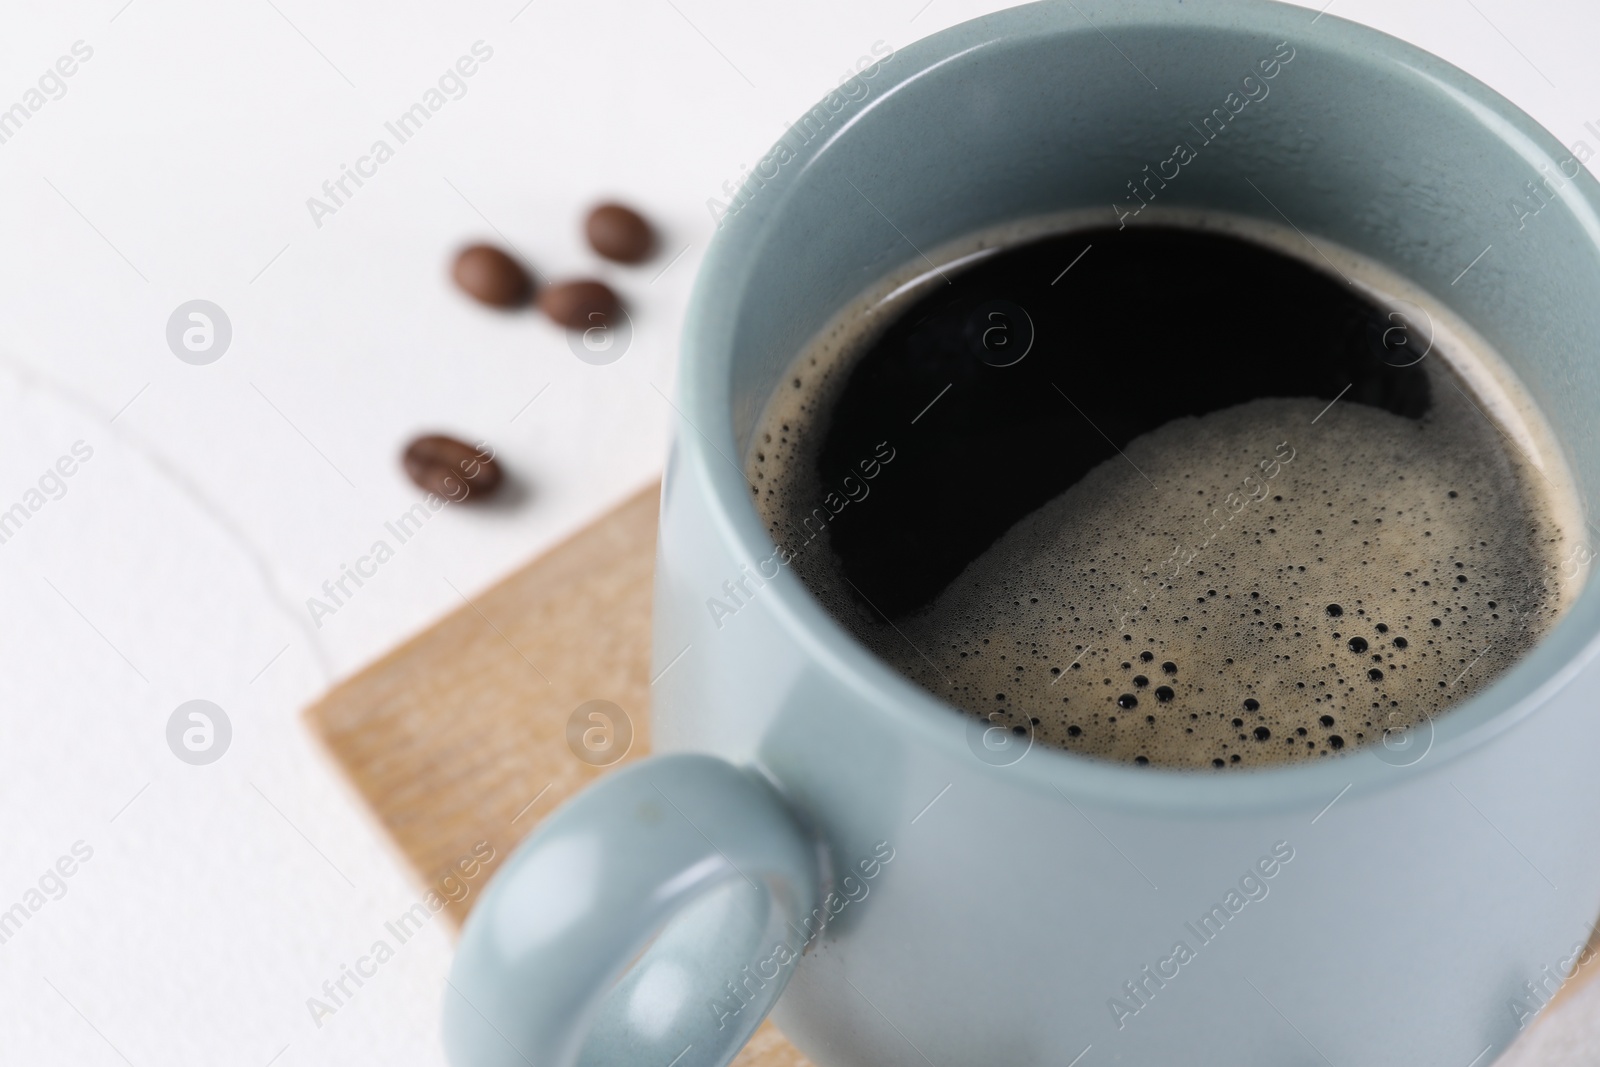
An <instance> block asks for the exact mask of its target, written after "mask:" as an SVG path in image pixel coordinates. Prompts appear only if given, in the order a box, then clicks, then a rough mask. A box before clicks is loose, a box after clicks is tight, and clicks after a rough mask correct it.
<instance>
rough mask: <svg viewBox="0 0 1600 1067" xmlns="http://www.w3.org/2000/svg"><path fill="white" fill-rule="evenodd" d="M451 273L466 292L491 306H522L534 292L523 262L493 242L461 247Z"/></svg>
mask: <svg viewBox="0 0 1600 1067" xmlns="http://www.w3.org/2000/svg"><path fill="white" fill-rule="evenodd" d="M451 273H452V275H453V276H454V277H455V280H456V284H457V285H459V286H460V287H461V288H462V290H463V291H464V292H465V293H466V294H467V295H468V296H470V297H472V298H473V299H474V300H477V301H478V302H479V303H483V304H488V305H489V306H490V307H497V308H514V307H521V306H522V305H523V304H526V303H527V302H528V298H529V297H531V296H532V295H533V279H532V278H530V277H528V272H527V271H525V270H523V269H522V264H520V263H518V262H517V261H516V260H514V259H512V258H511V257H510V256H508V255H506V254H505V253H504V252H502V251H500V249H498V248H495V247H494V246H492V245H472V246H470V247H468V248H463V249H462V250H461V252H460V254H459V255H457V256H456V262H455V266H454V267H453V268H452V270H451Z"/></svg>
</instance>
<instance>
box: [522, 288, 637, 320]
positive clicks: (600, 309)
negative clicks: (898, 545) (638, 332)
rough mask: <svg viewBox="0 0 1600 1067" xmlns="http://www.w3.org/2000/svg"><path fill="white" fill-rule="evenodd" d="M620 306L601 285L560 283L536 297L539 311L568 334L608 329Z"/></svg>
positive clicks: (615, 298)
mask: <svg viewBox="0 0 1600 1067" xmlns="http://www.w3.org/2000/svg"><path fill="white" fill-rule="evenodd" d="M621 309H622V305H621V303H620V302H618V300H617V294H616V293H613V292H612V291H611V288H610V286H608V285H606V284H604V283H603V282H594V281H579V282H562V283H561V284H560V285H555V286H551V287H550V288H548V289H544V290H541V291H540V293H539V310H540V311H543V312H544V313H545V314H546V315H549V316H550V317H551V318H552V319H554V320H555V321H556V322H558V323H560V324H561V325H562V326H565V327H566V328H567V329H569V330H587V329H589V328H590V327H592V326H609V325H611V320H612V319H613V318H615V317H616V314H617V312H618V311H620V310H621Z"/></svg>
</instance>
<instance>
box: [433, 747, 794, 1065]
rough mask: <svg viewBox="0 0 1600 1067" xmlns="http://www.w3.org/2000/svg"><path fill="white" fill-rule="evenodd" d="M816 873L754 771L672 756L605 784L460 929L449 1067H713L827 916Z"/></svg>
mask: <svg viewBox="0 0 1600 1067" xmlns="http://www.w3.org/2000/svg"><path fill="white" fill-rule="evenodd" d="M820 872H821V863H820V859H819V851H818V849H817V846H816V844H815V843H814V842H813V840H812V839H811V838H810V836H808V835H807V834H806V833H805V831H804V830H803V829H802V827H801V826H800V824H799V823H798V822H797V821H796V820H795V818H794V816H793V815H791V814H790V812H789V809H788V808H787V806H786V805H785V803H784V802H783V800H782V799H781V798H780V797H779V796H778V793H777V791H776V790H775V789H774V788H773V787H772V786H771V785H770V784H768V782H767V781H766V780H765V779H764V778H762V777H760V776H759V775H758V774H756V773H755V772H753V771H749V770H741V769H739V768H736V767H734V766H733V765H732V764H729V763H727V762H725V761H723V760H720V759H716V758H714V757H711V756H704V755H692V754H677V755H667V756H654V757H651V758H649V759H646V760H641V761H640V762H638V763H635V764H633V765H632V766H630V767H626V768H624V769H622V770H619V771H616V772H614V773H612V774H610V775H608V776H607V777H605V778H603V779H601V780H600V781H598V782H596V783H595V784H593V785H591V786H589V787H588V788H587V789H585V790H584V791H583V792H581V793H579V794H578V795H577V796H576V797H574V798H573V799H572V800H570V801H568V802H567V803H566V804H565V805H563V806H562V807H561V808H559V809H558V810H557V811H556V812H555V813H554V814H552V815H551V816H550V817H549V818H547V819H546V820H545V821H544V823H543V824H542V825H541V826H540V827H539V829H538V830H537V831H535V832H534V833H533V834H532V835H531V836H530V837H529V838H528V839H527V840H526V841H524V842H523V843H522V844H521V845H520V846H518V848H517V849H516V851H515V852H513V853H512V855H511V857H510V858H509V859H508V860H507V861H506V864H505V866H504V867H503V868H502V869H501V870H500V871H498V872H497V873H496V874H495V876H494V878H493V879H492V880H491V881H490V882H489V884H488V886H487V887H486V888H485V889H484V894H483V898H482V899H481V900H479V901H478V905H477V907H475V908H474V909H473V911H472V913H471V915H470V916H468V918H467V923H466V926H465V928H464V929H463V930H462V934H461V942H460V945H459V946H458V947H457V949H456V956H455V961H454V963H453V964H452V966H451V970H450V977H449V979H448V982H447V984H446V988H445V1004H444V1021H443V1039H444V1045H445V1050H446V1052H447V1054H448V1056H449V1059H450V1062H451V1063H452V1064H453V1065H455V1067H529V1065H530V1064H531V1065H534V1067H574V1065H581V1067H600V1065H610V1064H617V1065H621V1064H627V1065H630V1067H636V1065H641V1064H642V1065H649V1064H654V1065H656V1067H668V1065H669V1064H670V1065H671V1067H723V1065H724V1064H726V1063H728V1062H729V1061H731V1060H732V1059H733V1058H734V1056H736V1055H737V1054H738V1052H739V1050H740V1049H741V1048H743V1047H744V1044H745V1042H746V1041H747V1040H748V1039H749V1037H750V1035H751V1034H752V1033H753V1032H754V1031H755V1029H756V1027H757V1026H758V1025H759V1024H760V1022H761V1020H762V1019H763V1018H765V1017H766V1014H767V1012H768V1011H769V1010H771V1008H772V1005H773V1004H774V1003H775V1002H776V1001H777V999H778V994H780V993H781V992H782V991H783V987H784V986H785V985H786V984H787V982H788V980H789V976H790V975H791V974H793V972H794V964H795V961H796V960H797V959H798V955H799V951H800V950H801V949H802V948H803V947H804V946H805V944H806V942H807V940H809V938H810V937H811V936H812V934H813V932H814V928H815V927H816V926H817V924H819V923H820V922H821V921H822V918H823V917H825V915H826V911H825V910H819V908H818V901H819V899H820V895H821V893H820V882H821V879H820ZM802 924H809V925H802ZM790 946H795V947H792V948H791V947H790Z"/></svg>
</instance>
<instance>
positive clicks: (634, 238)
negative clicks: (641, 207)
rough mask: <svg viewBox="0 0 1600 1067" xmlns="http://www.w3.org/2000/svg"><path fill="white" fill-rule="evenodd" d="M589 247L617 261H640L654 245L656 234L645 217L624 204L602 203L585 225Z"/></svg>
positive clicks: (591, 213) (590, 213) (648, 253)
mask: <svg viewBox="0 0 1600 1067" xmlns="http://www.w3.org/2000/svg"><path fill="white" fill-rule="evenodd" d="M583 232H584V233H585V234H586V235H587V236H588V238H589V246H590V247H591V248H593V249H594V250H595V251H596V252H599V253H600V254H601V255H602V256H605V257H606V258H607V259H614V260H616V261H617V262H618V263H638V262H640V261H641V260H643V259H646V258H647V257H648V256H649V255H650V253H651V251H652V250H653V249H654V248H655V244H656V235H655V233H654V232H653V231H652V230H651V229H650V224H649V223H648V222H646V221H645V220H644V216H642V215H640V214H639V213H638V212H637V211H635V210H633V209H632V208H629V207H623V206H622V205H621V204H601V205H600V206H599V207H596V208H595V209H594V210H593V211H591V212H589V218H588V219H587V220H586V221H585V222H584V224H583Z"/></svg>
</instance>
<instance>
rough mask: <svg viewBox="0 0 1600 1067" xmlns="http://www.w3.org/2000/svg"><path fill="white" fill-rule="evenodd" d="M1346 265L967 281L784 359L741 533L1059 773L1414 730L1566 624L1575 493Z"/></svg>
mask: <svg viewBox="0 0 1600 1067" xmlns="http://www.w3.org/2000/svg"><path fill="white" fill-rule="evenodd" d="M1302 247H1305V246H1304V245H1303V244H1302ZM1306 251H1307V254H1308V255H1311V256H1313V257H1315V256H1316V255H1317V253H1314V252H1312V251H1311V250H1310V249H1309V248H1307V249H1306ZM1320 262H1321V261H1320V260H1319V263H1320ZM1344 262H1345V266H1343V267H1334V265H1333V263H1332V262H1331V261H1330V262H1328V263H1326V265H1325V266H1324V267H1322V268H1320V269H1319V267H1314V266H1312V265H1310V264H1309V263H1308V262H1306V261H1303V260H1301V259H1299V258H1295V257H1294V256H1292V255H1289V254H1286V253H1284V252H1280V251H1277V250H1274V249H1273V248H1272V247H1269V245H1268V243H1265V242H1264V241H1258V240H1246V239H1243V238H1241V237H1238V236H1231V235H1228V234H1226V233H1221V232H1208V231H1204V230H1200V229H1188V228H1178V227H1169V228H1158V227H1139V228H1129V229H1126V230H1122V231H1117V230H1112V229H1102V230H1082V231H1076V232H1071V233H1066V234H1058V235H1053V236H1047V237H1044V238H1040V239H1036V240H1032V241H1028V242H1025V243H1019V244H1013V245H1011V246H1009V247H1004V248H998V249H987V250H984V254H981V255H977V256H972V255H969V256H967V257H965V259H964V261H963V263H961V264H959V265H952V266H950V267H947V268H945V269H944V270H943V271H942V272H935V273H933V274H932V275H930V276H929V277H927V278H925V279H924V280H923V281H922V282H921V283H920V284H919V285H915V286H911V287H909V289H906V287H902V289H906V291H905V292H903V293H901V294H900V295H899V296H897V297H895V298H894V299H892V300H890V301H889V302H887V303H885V304H882V305H879V306H878V308H876V309H874V310H869V311H866V312H865V313H861V314H855V315H849V316H846V317H844V318H841V319H840V320H839V321H837V322H836V323H835V324H834V326H833V327H831V328H830V329H829V330H828V331H826V332H825V333H824V334H823V335H822V336H821V337H819V338H818V340H817V341H816V343H815V344H813V345H812V346H811V347H810V348H808V350H807V351H805V352H803V353H801V355H800V357H799V358H798V359H797V360H796V361H795V363H794V365H793V367H792V369H791V371H790V373H789V375H788V376H787V379H786V382H785V384H784V386H783V387H782V388H781V389H780V390H779V392H778V393H777V394H776V395H775V396H774V397H773V398H772V400H771V401H770V402H769V404H768V407H767V410H766V413H765V415H764V416H763V419H762V421H761V422H760V423H759V425H758V427H757V430H756V433H755V435H754V443H753V446H752V448H751V451H750V455H749V460H748V465H749V472H750V477H751V480H752V483H753V485H754V486H755V488H756V491H757V502H758V506H759V508H760V510H761V512H762V514H763V516H764V518H765V519H766V521H767V523H768V525H769V527H770V529H771V531H772V535H773V537H774V539H775V540H776V541H777V542H778V543H779V544H780V545H782V546H784V547H785V548H787V549H788V551H789V552H790V553H792V554H793V565H794V567H795V569H796V571H797V572H798V573H799V574H800V576H801V577H802V578H803V579H804V581H805V582H806V584H807V586H808V587H809V588H810V589H811V590H812V592H813V593H814V594H816V595H817V596H818V598H819V599H820V600H821V601H822V602H823V603H824V604H825V605H826V606H827V607H828V608H829V610H830V611H831V612H832V613H833V614H834V615H835V616H836V617H838V618H839V620H840V621H841V622H842V623H844V625H845V626H847V627H848V628H849V629H850V630H851V631H852V632H854V633H855V634H856V636H857V637H858V638H859V639H860V640H862V641H863V642H864V643H865V644H866V645H867V646H868V647H870V648H871V649H873V650H874V651H875V652H876V653H877V654H878V655H879V656H880V657H882V658H884V659H885V660H887V661H888V662H890V663H891V664H893V665H894V666H895V667H896V668H898V669H899V670H900V671H902V672H903V673H905V674H906V675H908V676H909V677H911V678H912V679H914V680H915V681H917V682H918V683H920V684H921V685H923V686H924V687H926V688H927V689H928V690H929V691H930V692H933V693H935V694H937V695H939V696H941V697H942V698H944V699H945V700H947V701H949V702H950V703H952V704H954V705H956V706H958V707H960V708H963V709H965V710H966V711H968V712H971V713H974V714H976V715H979V716H982V717H983V718H985V719H988V720H989V721H991V722H993V723H995V724H998V725H1002V726H1007V727H1009V728H1011V729H1012V730H1013V731H1014V732H1015V733H1018V734H1027V735H1031V736H1033V737H1034V738H1036V739H1037V740H1039V741H1041V742H1044V743H1047V744H1053V745H1058V746H1061V747H1064V748H1068V749H1072V750H1075V751H1080V752H1084V753H1088V754H1092V755H1097V756H1102V757H1106V758H1112V759H1119V760H1129V761H1136V762H1139V763H1155V764H1163V765H1168V766H1188V767H1196V766H1215V767H1227V766H1230V765H1248V764H1263V763H1277V762H1283V761H1288V760H1297V759H1305V758H1313V757H1318V756H1328V755H1331V754H1332V753H1334V752H1337V751H1339V750H1341V749H1349V748H1353V747H1355V746H1358V745H1360V744H1363V743H1366V742H1371V741H1373V740H1375V739H1376V738H1378V737H1380V736H1381V735H1382V734H1383V733H1384V731H1385V730H1396V729H1400V728H1401V727H1406V726H1412V725H1415V724H1418V723H1420V722H1422V721H1423V720H1424V719H1428V718H1431V717H1433V716H1435V715H1437V714H1439V713H1440V712H1442V711H1444V710H1445V709H1446V708H1448V707H1449V706H1451V705H1453V704H1455V703H1457V702H1459V701H1460V700H1462V699H1463V698H1465V697H1466V696H1469V695H1471V694H1472V693H1473V692H1475V691H1477V690H1479V689H1481V688H1482V687H1483V686H1484V685H1485V684H1487V683H1488V682H1489V681H1491V680H1492V679H1493V678H1494V677H1495V676H1496V675H1497V674H1499V673H1500V672H1501V671H1503V670H1504V669H1505V668H1506V667H1507V666H1509V665H1510V664H1511V663H1512V662H1514V661H1515V660H1516V659H1517V658H1518V657H1519V656H1521V655H1522V654H1523V653H1524V652H1525V651H1526V650H1527V649H1528V648H1529V647H1531V646H1532V645H1533V644H1534V643H1535V642H1536V641H1537V640H1538V638H1539V637H1540V636H1541V635H1542V633H1543V632H1544V631H1545V630H1546V629H1548V627H1549V626H1550V625H1551V623H1552V622H1553V621H1554V619H1555V618H1556V617H1557V615H1558V614H1559V612H1560V609H1561V607H1562V589H1561V584H1562V583H1560V582H1559V581H1552V580H1551V579H1552V578H1553V577H1554V576H1557V575H1559V574H1561V573H1562V572H1561V570H1560V565H1561V563H1562V561H1563V559H1564V558H1565V557H1566V555H1567V552H1568V549H1569V545H1568V541H1567V537H1566V535H1565V534H1564V532H1563V527H1568V528H1570V529H1573V530H1575V529H1576V527H1575V526H1573V524H1572V523H1571V522H1570V521H1569V520H1570V516H1571V514H1572V513H1573V510H1574V506H1573V505H1572V503H1571V501H1572V500H1573V499H1574V496H1573V494H1572V492H1571V490H1570V488H1569V485H1568V482H1567V481H1566V475H1565V468H1564V467H1562V465H1561V463H1560V460H1559V456H1558V454H1557V453H1556V452H1555V451H1554V450H1553V449H1552V448H1550V446H1549V445H1548V435H1547V433H1546V432H1545V431H1544V429H1543V424H1542V422H1541V421H1540V420H1539V419H1538V416H1537V413H1536V412H1534V411H1533V410H1532V408H1531V405H1529V404H1528V403H1527V401H1526V400H1525V398H1523V397H1522V395H1521V394H1520V393H1519V392H1516V391H1515V389H1514V386H1512V385H1510V384H1509V383H1508V380H1507V379H1506V377H1505V375H1504V374H1502V373H1499V372H1498V371H1496V370H1495V366H1497V365H1496V364H1494V363H1493V361H1492V359H1489V358H1479V357H1478V356H1476V355H1474V353H1473V352H1472V351H1470V350H1469V346H1468V344H1467V342H1466V341H1465V340H1463V337H1464V336H1465V334H1464V333H1463V332H1462V331H1456V332H1451V331H1449V330H1447V329H1446V327H1445V323H1446V321H1447V318H1448V317H1447V316H1445V315H1444V314H1443V313H1442V312H1440V311H1438V309H1437V308H1435V309H1433V310H1432V311H1431V312H1429V311H1425V310H1423V309H1422V308H1421V307H1419V306H1417V305H1415V304H1405V305H1398V304H1396V303H1395V302H1394V301H1392V300H1389V299H1385V298H1380V297H1379V296H1378V295H1377V293H1378V292H1379V291H1381V289H1380V288H1378V287H1376V286H1375V285H1374V284H1373V283H1372V281H1371V280H1370V279H1371V278H1372V277H1376V275H1375V273H1373V272H1371V271H1363V269H1362V267H1363V265H1362V264H1360V263H1357V262H1354V261H1351V260H1348V258H1346V259H1345V261H1344ZM1447 333H1448V334H1449V337H1448V338H1447V337H1446V334H1447ZM1447 340H1448V341H1449V343H1448V344H1447ZM1447 349H1448V351H1447ZM1567 596H1568V598H1570V592H1568V594H1567Z"/></svg>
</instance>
